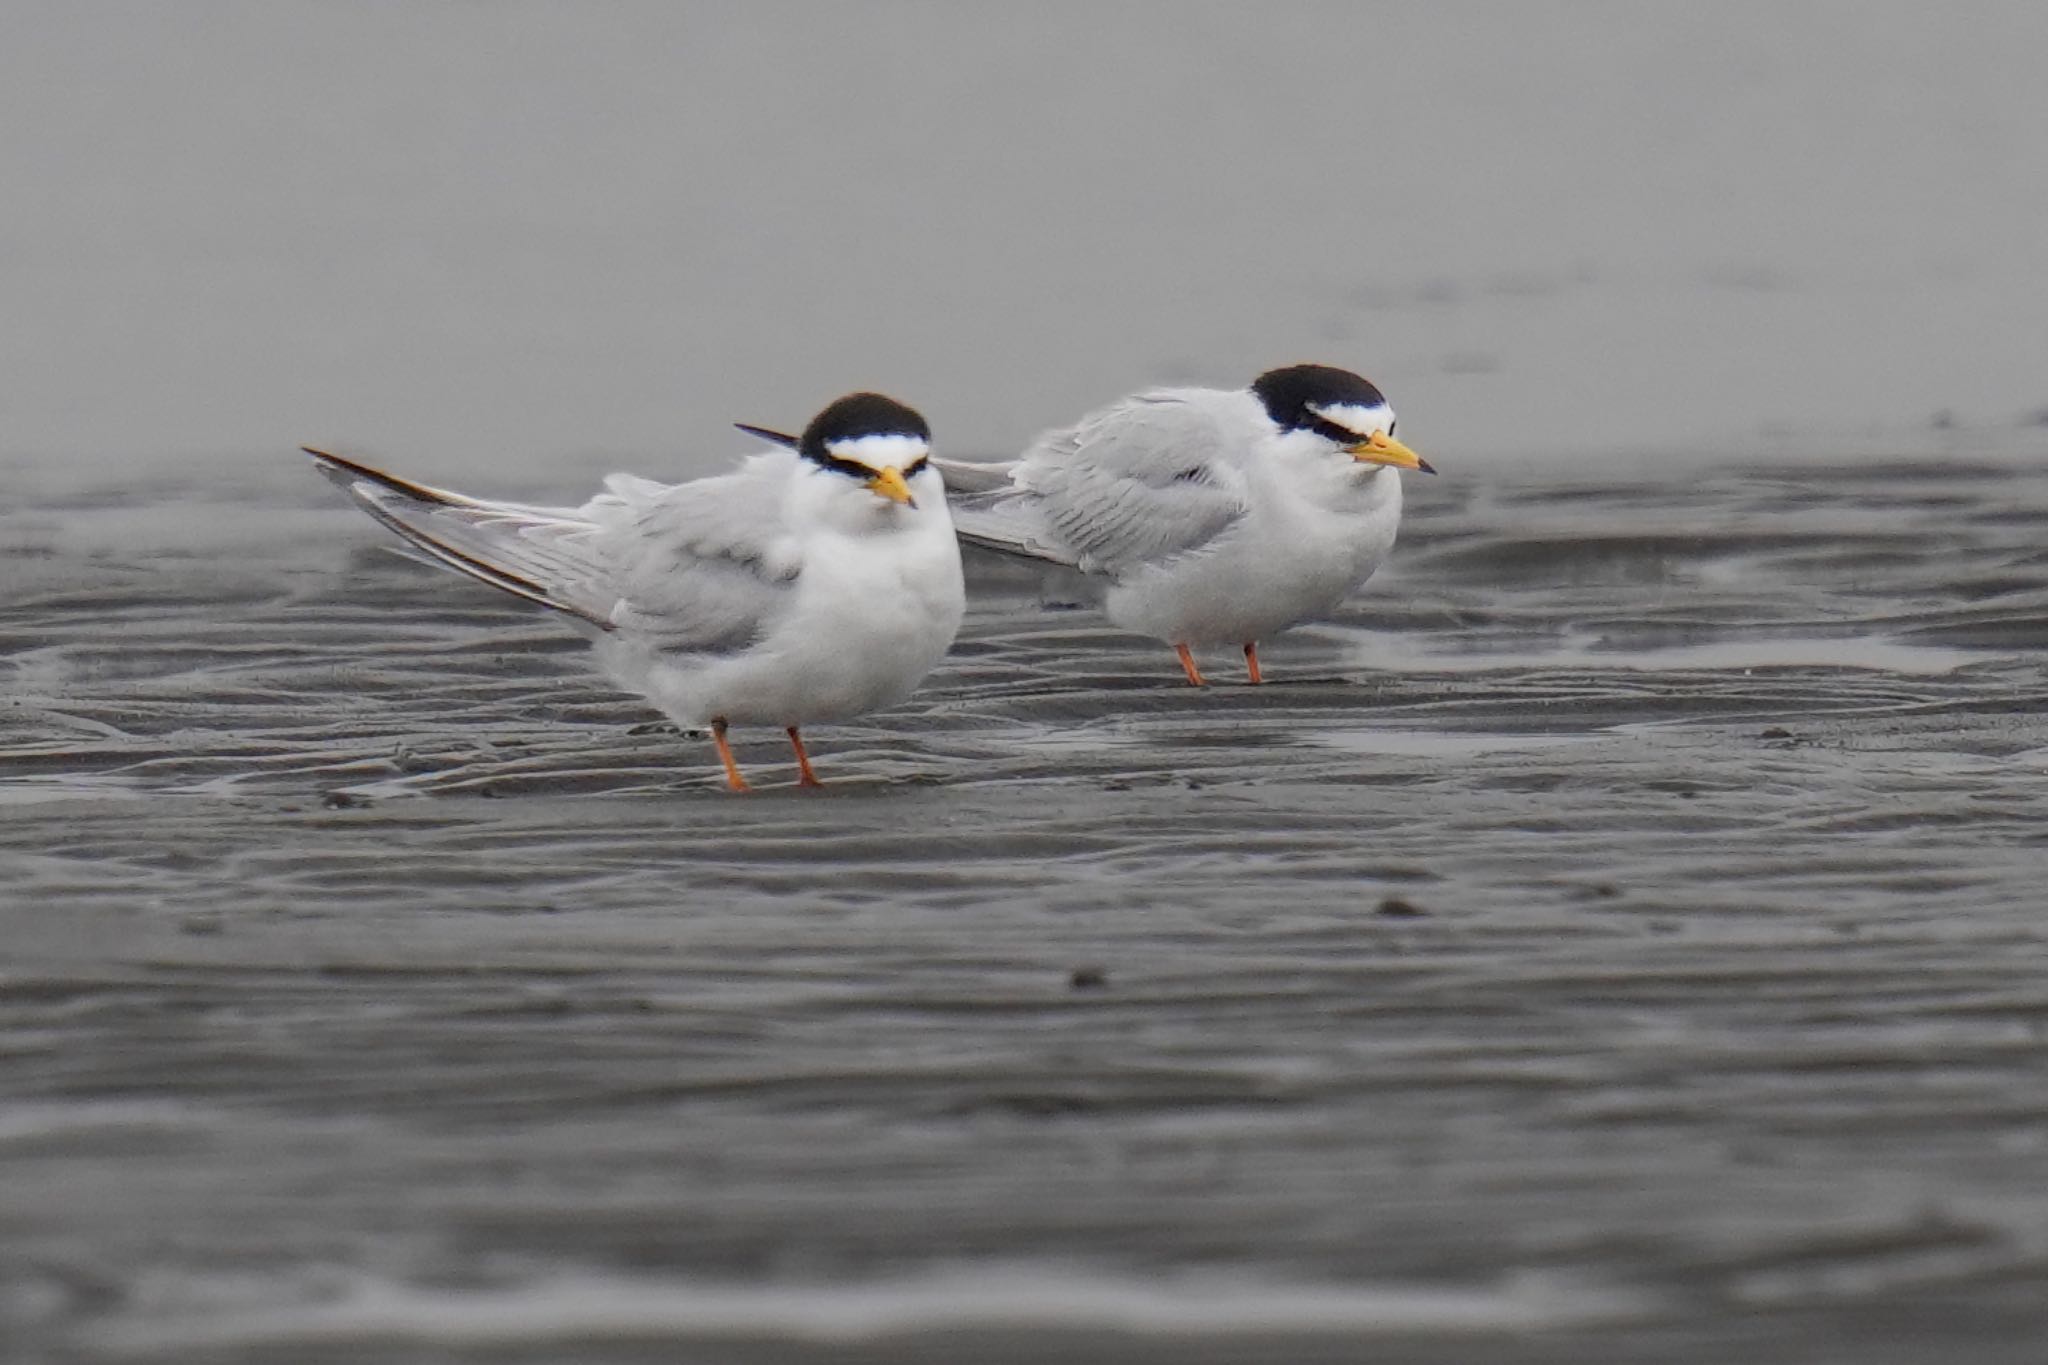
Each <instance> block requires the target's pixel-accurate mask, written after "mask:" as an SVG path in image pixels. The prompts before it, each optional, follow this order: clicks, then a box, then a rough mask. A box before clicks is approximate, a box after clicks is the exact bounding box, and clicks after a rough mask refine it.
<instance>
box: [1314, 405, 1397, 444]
mask: <svg viewBox="0 0 2048 1365" xmlns="http://www.w3.org/2000/svg"><path fill="white" fill-rule="evenodd" d="M1308 410H1309V411H1310V412H1312V413H1314V414H1315V415H1316V416H1318V417H1320V418H1322V419H1323V420H1324V421H1325V422H1329V423H1331V424H1333V425H1335V426H1340V427H1342V428H1344V430H1346V431H1348V432H1351V433H1353V434H1354V435H1356V436H1357V437H1358V438H1359V439H1360V440H1363V439H1365V438H1366V437H1368V436H1370V435H1372V434H1373V433H1374V432H1375V431H1387V430H1389V429H1390V428H1392V427H1393V425H1394V410H1393V409H1392V408H1390V407H1388V406H1387V405H1386V404H1385V403H1375V404H1373V405H1372V406H1371V407H1369V408H1368V407H1361V406H1360V405H1358V404H1357V403H1328V404H1324V403H1310V404H1309V405H1308Z"/></svg>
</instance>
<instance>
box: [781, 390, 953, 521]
mask: <svg viewBox="0 0 2048 1365" xmlns="http://www.w3.org/2000/svg"><path fill="white" fill-rule="evenodd" d="M931 448H932V432H931V428H930V427H928V426H926V425H925V420H924V418H923V417H921V416H919V415H918V413H917V411H916V409H914V408H909V407H906V406H904V405H903V404H901V403H899V402H897V401H896V400H895V399H893V398H888V397H885V396H883V395H882V394H879V393H850V394H848V395H846V397H844V398H841V399H838V400H836V401H834V402H833V403H831V404H829V405H828V406H827V407H826V408H825V410H824V411H823V412H821V413H819V414H818V415H817V416H816V417H813V418H812V419H811V424H810V425H809V426H807V427H805V428H804V434H803V435H801V436H799V437H797V439H796V451H797V454H799V455H801V456H802V457H803V458H804V459H806V460H809V461H810V462H811V463H813V464H815V465H817V466H819V467H820V468H822V469H826V470H829V471H831V472H832V473H834V474H838V475H842V476H844V477H846V478H849V479H852V480H854V481H855V482H857V483H859V484H860V485H861V486H862V487H864V488H866V489H867V490H868V491H869V492H870V493H873V494H874V495H875V496H876V497H878V498H885V499H887V500H888V501H890V502H894V503H901V504H902V505H903V506H905V507H913V508H914V507H916V506H917V492H918V491H922V492H924V494H925V496H927V497H941V498H942V497H944V490H943V489H942V488H941V487H939V486H937V484H938V476H937V474H936V473H931V472H930V465H929V464H928V460H929V458H930V455H931ZM928 474H929V477H928V478H927V477H923V476H926V475H928ZM916 485H931V486H929V487H924V488H922V489H921V490H920V489H917V488H915V487H914V486H916Z"/></svg>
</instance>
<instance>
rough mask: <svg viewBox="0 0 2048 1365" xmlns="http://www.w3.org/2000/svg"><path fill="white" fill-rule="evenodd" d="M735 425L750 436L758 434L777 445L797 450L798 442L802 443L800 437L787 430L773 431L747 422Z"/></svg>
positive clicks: (735, 423)
mask: <svg viewBox="0 0 2048 1365" xmlns="http://www.w3.org/2000/svg"><path fill="white" fill-rule="evenodd" d="M733 425H734V426H736V427H738V428H739V429H740V430H741V431H744V432H745V433H747V435H749V436H758V437H760V438H761V439H762V440H764V441H769V442H772V443H773V444H775V445H779V446H788V447H789V448H790V449H791V450H795V449H796V448H797V446H798V444H800V442H799V441H798V438H796V437H794V436H792V435H790V434H789V433H788V432H786V431H771V430H770V429H768V428H767V427H757V426H750V425H749V424H747V423H745V422H734V423H733Z"/></svg>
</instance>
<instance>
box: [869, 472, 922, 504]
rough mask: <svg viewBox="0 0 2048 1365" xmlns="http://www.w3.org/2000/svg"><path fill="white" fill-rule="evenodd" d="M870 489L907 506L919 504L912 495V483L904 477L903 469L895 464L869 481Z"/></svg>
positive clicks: (880, 495) (882, 496) (876, 493)
mask: <svg viewBox="0 0 2048 1365" xmlns="http://www.w3.org/2000/svg"><path fill="white" fill-rule="evenodd" d="M867 487H868V491H869V492H870V493H873V494H874V495H875V496H876V497H880V498H887V499H888V500H889V501H891V502H900V503H902V504H903V505H904V506H905V507H915V506H917V499H916V498H913V497H911V496H910V485H909V483H907V482H906V481H905V480H904V478H903V471H902V470H900V469H898V468H897V467H896V466H895V465H890V466H888V467H887V468H885V469H883V470H881V471H880V472H879V473H877V474H876V475H875V476H874V477H873V478H872V479H869V480H868V481H867Z"/></svg>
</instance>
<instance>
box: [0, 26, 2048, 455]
mask: <svg viewBox="0 0 2048 1365" xmlns="http://www.w3.org/2000/svg"><path fill="white" fill-rule="evenodd" d="M0 22H4V29H5V35H4V41H0V183H4V185H5V187H6V202H7V207H6V210H5V212H4V214H0V384H4V396H5V401H4V403H0V456H6V457H14V458H17V459H19V458H23V457H26V458H28V459H30V460H50V459H53V458H62V459H64V460H69V461H76V460H79V459H83V460H84V461H87V462H89V466H90V467H92V468H102V467H103V468H105V469H107V470H108V471H110V472H115V471H119V470H121V469H123V468H124V467H125V464H126V463H132V462H136V461H140V460H145V459H157V458H162V457H183V456H188V455H191V454H193V453H196V452H214V453H225V454H229V455H240V454H244V453H246V454H248V455H250V456H252V457H254V456H258V455H263V456H267V455H269V454H270V453H271V452H274V451H278V450H285V449H289V448H290V447H291V446H293V445H295V444H297V443H299V442H301V441H329V442H336V443H339V444H341V445H343V446H345V447H347V448H350V449H355V450H359V451H370V452H375V453H378V454H381V455H384V456H387V457H389V458H391V459H393V460H394V461H397V462H401V463H403V464H404V465H405V466H406V467H408V468H413V469H418V470H421V471H423V472H442V473H446V474H448V475H450V476H455V475H458V474H459V475H461V476H464V477H472V478H475V479H477V480H484V479H486V478H487V476H489V475H491V474H492V473H494V472H496V473H516V474H517V475H519V476H520V477H522V478H528V479H530V478H533V477H536V476H545V473H546V471H547V470H548V468H549V464H550V462H551V461H558V460H564V459H570V458H575V459H581V458H585V457H596V456H600V455H602V456H613V455H616V456H618V457H620V458H625V459H631V460H632V461H633V462H635V463H637V464H639V465H641V466H642V467H646V468H649V469H650V470H652V471H656V472H676V473H681V472H690V471H692V470H693V469H696V468H701V467H708V466H710V465H711V464H714V463H717V462H719V461H722V460H723V459H725V458H727V457H728V456H729V455H730V453H731V452H732V451H734V450H736V449H740V448H744V442H743V441H742V440H741V439H740V438H738V437H736V436H735V435H734V434H733V433H731V432H730V431H729V430H728V429H727V428H726V426H725V424H726V423H727V422H728V421H730V420H732V419H749V420H753V421H758V422H766V423H777V424H788V423H800V422H801V421H802V420H803V419H804V417H805V416H806V415H808V413H809V411H811V410H812V409H813V408H815V407H816V406H817V405H818V404H819V403H820V402H821V401H823V400H824V399H826V398H829V397H831V396H832V395H834V394H836V393H838V392H841V391H844V390H846V389H849V388H853V387H858V386H876V387H881V388H885V389H887V390H889V391H891V392H893V393H896V394H898V395H900V396H902V397H904V398H906V399H909V400H910V401H912V402H914V403H916V404H918V405H920V406H921V407H923V408H924V409H925V410H926V411H927V413H928V414H929V415H930V416H931V418H932V419H933V421H934V424H935V426H936V427H937V430H938V432H939V436H940V439H941V441H942V443H944V444H946V445H949V446H950V447H952V448H953V449H955V450H956V451H959V452H962V453H969V452H974V453H995V452H999V451H1002V450H1004V449H1006V448H1008V447H1011V446H1014V445H1015V444H1017V443H1018V442H1020V441H1022V440H1023V439H1025V438H1026V437H1027V436H1029V435H1030V434H1031V433H1032V432H1033V431H1034V430H1036V429H1038V428H1040V427H1042V426H1044V425H1047V424H1050V423H1052V422H1055V421H1058V420H1061V419H1063V418H1067V417H1071V416H1073V415H1076V414H1078V413H1079V412H1080V411H1082V410H1083V409H1085V408H1086V407H1088V406H1089V405H1091V404H1094V403H1097V402H1099V401H1101V400H1103V399H1104V398H1106V397H1109V396H1112V395H1114V394H1116V393H1119V392H1123V391H1125V390H1128V389H1130V388H1132V387H1135V386H1137V385H1139V384H1142V383H1145V382H1149V381H1155V380H1162V379H1174V380H1180V379H1195V380H1203V381H1213V382H1219V383H1236V382H1242V381H1243V380H1244V379H1246V378H1248V377H1249V375H1250V374H1251V373H1253V372H1255V371H1256V370H1258V369H1259V368H1262V367H1264V366H1266V365H1269V364H1274V363H1280V362H1286V361H1292V360H1296V359H1303V358H1316V359H1322V360H1328V361H1333V362H1337V363H1340V364H1346V365H1350V366H1353V367H1356V368H1358V369H1361V370H1363V371H1364V372H1366V373H1368V374H1370V375H1372V376H1374V377H1375V378H1377V379H1378V380H1379V381H1380V382H1381V383H1382V385H1383V386H1384V387H1385V388H1387V389H1388V391H1389V392H1390V394H1391V395H1392V396H1393V398H1394V401H1395V403H1396V405H1397V406H1398V407H1399V409H1400V410H1401V414H1402V418H1403V426H1402V430H1403V434H1404V435H1406V436H1410V437H1411V438H1412V439H1413V441H1414V443H1415V444H1416V445H1417V446H1418V447H1419V448H1421V449H1423V450H1425V451H1426V452H1428V453H1430V454H1431V455H1432V456H1433V457H1435V458H1436V459H1437V460H1438V461H1439V463H1440V464H1444V465H1446V466H1449V467H1452V468H1455V467H1458V466H1461V465H1466V463H1467V462H1468V461H1471V462H1482V461H1483V462H1484V464H1483V467H1489V468H1497V467H1499V465H1500V463H1501V462H1502V461H1507V460H1515V459H1520V458H1524V457H1533V456H1556V455H1560V454H1567V453H1571V452H1588V453H1603V452H1604V453H1611V452H1616V451H1624V452H1630V451H1632V452H1659V451H1681V450H1682V451H1688V452H1695V453H1698V452H1706V453H1715V452H1718V451H1721V450H1724V449H1725V450H1729V451H1750V450H1755V449H1758V448H1772V447H1775V446H1796V445H1799V444H1800V443H1802V442H1809V443H1810V442H1813V441H1815V440H1818V441H1819V442H1820V443H1821V444H1823V445H1825V444H1827V443H1829V442H1831V441H1834V440H1836V439H1837V438H1843V439H1847V438H1852V437H1867V436H1871V435H1875V436H1876V437H1877V438H1879V440H1880V443H1889V444H1896V445H1900V446H1904V447H1914V446H1917V445H1922V444H1925V443H1927V442H1929V441H1936V440H1946V439H1951V438H1952V437H1951V434H1949V433H1941V432H1938V431H1937V430H1936V428H1937V422H1936V417H1937V414H1942V413H1948V414H1951V415H1952V418H1953V421H1954V422H1956V423H1958V424H1960V426H1961V427H1963V428H1965V429H1969V430H1972V431H1974V432H1975V433H1977V435H1978V436H1979V437H1980V438H1981V439H1982V442H1983V443H1984V444H1986V445H1989V446H1991V447H1998V448H2005V447H2010V448H2013V449H2025V448H2028V447H2029V446H2033V447H2038V446H2039V445H2040V444H2041V443H2042V441H2043V437H2042V433H2041V428H2040V427H2039V426H2037V425H2033V424H2032V423H2033V422H2034V419H2035V414H2037V413H2038V412H2039V411H2040V410H2041V409H2043V408H2044V407H2048V365H2044V363H2043V362H2044V359H2048V355H2044V352H2048V345H2044V338H2048V245H2044V243H2048V230H2044V223H2048V153H2044V140H2048V139H2044V135H2048V82H2044V81H2043V80H2042V76H2041V63H2042V60H2043V56H2044V54H2048V6H2043V5H2041V4H2039V3H2037V2H2031V0H2013V2H2011V3H1995V2H1991V0H1984V2H1980V3H1972V4H1962V5H1951V4H1934V3H1909V2H1906V0H1888V2H1885V3H1870V2H1865V0H1857V2H1855V3H1849V2H1847V0H1844V2H1843V3H1799V4H1784V3H1770V4H1732V3H1716V4H1711V5H1709V4H1698V3H1685V4H1676V3H1673V4H1655V3H1637V2H1634V0H1631V2H1630V3H1612V4H1593V3H1571V4H1524V3H1465V4H1432V5H1421V4H1415V5H1392V4H1325V5H1313V4H1294V5H1281V4H1273V3H1260V4H1256V5H1252V4H1243V5H1197V4H1112V5H1100V4H1033V5H1028V6H1024V5H1016V6H994V5H988V6H982V5H966V4H915V3H885V4H866V5H856V4H846V5H824V4H817V5H808V4H771V3H761V0H747V2H746V3H744V4H687V5H685V4H664V3H613V4H574V5H572V4H566V3H501V2H497V3H439V4H418V3H404V4H399V3H391V4H332V3H330V4H304V3H283V2H281V0H259V2H254V3H221V2H219V0H188V2H187V3H180V4H175V5H172V4H112V3H94V4H79V3H24V2H23V0H8V3H5V4H4V5H0Z"/></svg>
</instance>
